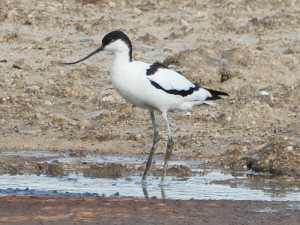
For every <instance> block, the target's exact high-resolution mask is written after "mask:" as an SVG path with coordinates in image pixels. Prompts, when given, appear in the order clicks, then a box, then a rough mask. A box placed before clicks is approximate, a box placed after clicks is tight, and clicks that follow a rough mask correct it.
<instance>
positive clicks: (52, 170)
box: [48, 161, 63, 176]
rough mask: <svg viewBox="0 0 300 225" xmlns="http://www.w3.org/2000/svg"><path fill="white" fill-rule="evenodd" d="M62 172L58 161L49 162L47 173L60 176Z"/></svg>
mask: <svg viewBox="0 0 300 225" xmlns="http://www.w3.org/2000/svg"><path fill="white" fill-rule="evenodd" d="M62 173H63V167H62V164H61V163H59V162H54V161H53V162H51V163H50V164H49V166H48V174H49V175H51V176H61V175H62Z"/></svg>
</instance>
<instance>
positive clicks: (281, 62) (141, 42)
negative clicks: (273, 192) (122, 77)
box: [0, 0, 300, 224]
mask: <svg viewBox="0 0 300 225" xmlns="http://www.w3.org/2000/svg"><path fill="white" fill-rule="evenodd" d="M84 2H89V1H84ZM299 15H300V3H299V1H298V0H286V1H279V0H271V1H267V0H265V1H246V0H241V1H232V0H226V1H218V0H205V1H193V0H189V1H179V0H178V1H177V0H173V1H171V0H167V1H156V2H153V3H152V2H146V1H139V0H128V1H108V0H103V1H96V3H95V4H86V5H82V4H81V1H66V0H65V1H64V0H56V1H37V0H15V1H6V0H2V1H1V2H0V43H1V45H0V74H1V75H0V149H3V150H7V149H8V150H10V149H25V150H26V149H27V150H36V151H39V150H49V151H53V150H55V151H56V150H72V151H92V152H95V153H99V154H115V153H122V154H123V153H125V154H148V152H149V150H150V146H151V144H152V127H151V122H150V116H149V113H148V112H147V111H146V110H144V109H139V108H136V107H133V106H132V105H130V104H129V103H126V101H125V100H124V99H122V98H121V97H120V96H119V95H118V94H117V92H116V91H115V90H114V89H113V88H112V85H111V82H110V75H109V70H110V64H111V59H112V56H111V55H110V54H108V53H101V54H98V55H97V56H94V57H92V58H90V59H89V60H88V61H85V62H84V63H81V64H77V65H72V66H71V65H70V66H62V65H59V64H58V62H70V61H74V60H77V59H80V58H82V57H84V56H86V55H87V54H88V53H90V52H91V51H93V50H95V49H96V48H97V47H98V46H99V45H100V43H101V40H102V37H103V36H104V35H105V34H106V33H108V32H110V31H112V30H116V29H121V30H123V31H124V32H125V33H126V34H127V35H128V36H129V37H130V39H131V40H132V44H133V57H134V59H135V60H141V61H147V62H155V61H160V62H164V63H165V64H167V65H169V66H170V67H172V68H174V69H176V70H178V71H180V72H182V73H183V74H184V75H185V76H186V77H187V78H189V79H190V80H192V81H194V82H197V83H199V84H201V85H203V86H207V87H210V88H214V89H218V90H222V91H226V92H228V93H229V94H230V97H229V98H227V99H223V100H222V101H220V102H219V104H220V106H219V107H217V108H212V107H209V106H202V107H197V108H195V109H194V110H192V111H190V112H174V113H169V121H170V123H171V129H172V132H173V136H174V140H175V141H176V146H175V149H174V154H173V156H172V160H178V159H192V160H203V161H204V166H205V167H210V168H225V169H233V170H247V169H250V168H251V169H253V170H255V171H264V172H270V173H274V174H279V175H281V174H283V175H286V176H289V177H292V180H294V182H297V180H298V181H299V174H300V168H299V165H300V150H299V149H300V138H299V137H300V129H299V127H300V107H299V99H300V92H299V88H300V72H299V71H300V63H299V61H300V36H299V34H300V16H299ZM156 117H157V122H158V125H159V130H160V135H161V137H162V138H161V141H160V145H159V148H158V150H157V153H158V154H163V153H164V152H165V145H166V132H165V127H164V123H163V120H162V118H161V116H160V115H159V113H156ZM9 163H10V162H7V161H5V159H4V158H2V159H0V167H2V168H3V167H6V166H8V164H9ZM12 163H13V162H12ZM232 224H234V223H232Z"/></svg>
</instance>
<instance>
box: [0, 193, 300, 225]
mask: <svg viewBox="0 0 300 225" xmlns="http://www.w3.org/2000/svg"><path fill="white" fill-rule="evenodd" d="M24 209H27V210H26V212H24ZM299 210H300V209H299V202H293V203H291V202H260V201H195V200H190V201H170V200H157V199H147V200H145V199H130V198H129V199H128V198H121V199H115V198H105V199H101V198H81V197H69V198H64V197H59V198H53V197H31V196H26V197H0V223H2V224H7V223H9V224H41V223H42V224H62V225H63V224H70V223H72V224H184V223H187V224H278V225H279V224H290V225H294V224H295V225H296V224H299V222H300V220H299V216H298V215H299ZM216 215H218V216H216Z"/></svg>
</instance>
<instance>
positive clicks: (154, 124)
mask: <svg viewBox="0 0 300 225" xmlns="http://www.w3.org/2000/svg"><path fill="white" fill-rule="evenodd" d="M150 116H151V121H152V126H153V131H154V134H153V144H152V148H151V151H150V154H149V158H148V161H147V164H146V168H145V171H144V174H143V178H142V182H143V183H144V182H145V181H146V178H147V175H148V172H149V168H150V166H151V163H152V159H153V156H154V153H155V151H156V148H157V145H158V142H159V136H158V130H157V125H156V122H155V117H154V113H153V111H152V110H150Z"/></svg>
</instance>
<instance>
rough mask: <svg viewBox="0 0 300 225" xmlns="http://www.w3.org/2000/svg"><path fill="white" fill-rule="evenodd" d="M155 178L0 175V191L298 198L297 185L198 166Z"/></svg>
mask: <svg viewBox="0 0 300 225" xmlns="http://www.w3.org/2000/svg"><path fill="white" fill-rule="evenodd" d="M159 181H160V179H159V177H153V176H149V177H148V180H147V185H146V186H142V185H141V177H139V176H131V177H122V178H118V179H113V178H91V177H84V176H83V175H81V174H79V175H76V174H71V175H69V176H63V177H51V176H47V175H40V176H37V175H29V174H27V175H15V176H10V175H2V176H0V195H23V194H30V195H39V196H43V195H46V196H47V195H48V196H49V195H50V196H53V195H54V196H93V197H101V196H102V197H110V196H114V197H137V198H144V197H149V198H151V197H154V198H168V199H183V200H188V199H211V200H220V199H230V200H263V201H300V194H299V188H298V187H285V188H283V187H280V186H278V187H274V186H272V187H271V186H262V185H261V184H259V183H258V184H256V185H255V183H249V182H248V181H246V176H245V174H243V173H241V174H240V175H238V176H236V175H235V176H232V175H231V174H228V173H224V172H222V171H203V170H198V171H196V175H193V176H191V177H186V178H177V177H170V176H168V177H167V178H166V185H165V186H164V187H163V188H162V187H160V186H159Z"/></svg>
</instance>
